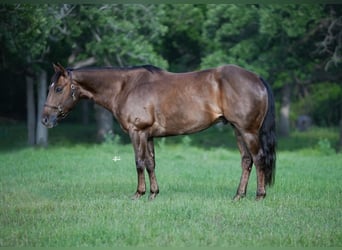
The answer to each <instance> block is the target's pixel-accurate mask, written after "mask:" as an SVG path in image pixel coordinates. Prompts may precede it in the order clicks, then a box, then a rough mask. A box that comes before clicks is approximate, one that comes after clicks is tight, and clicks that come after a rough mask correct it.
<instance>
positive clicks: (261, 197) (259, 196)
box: [255, 194, 266, 201]
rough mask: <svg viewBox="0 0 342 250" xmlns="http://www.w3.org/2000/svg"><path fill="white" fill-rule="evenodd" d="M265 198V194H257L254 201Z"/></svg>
mask: <svg viewBox="0 0 342 250" xmlns="http://www.w3.org/2000/svg"><path fill="white" fill-rule="evenodd" d="M265 197H266V194H257V195H256V197H255V200H256V201H261V200H263V199H264V198H265Z"/></svg>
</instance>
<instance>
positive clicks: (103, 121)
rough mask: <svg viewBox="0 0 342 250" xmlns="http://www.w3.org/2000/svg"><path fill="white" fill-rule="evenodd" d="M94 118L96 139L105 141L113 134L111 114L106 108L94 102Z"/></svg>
mask: <svg viewBox="0 0 342 250" xmlns="http://www.w3.org/2000/svg"><path fill="white" fill-rule="evenodd" d="M94 108H95V120H96V125H97V140H98V141H101V142H102V141H105V140H107V139H111V138H112V137H113V136H114V133H113V115H112V113H111V112H109V111H108V110H107V109H105V108H103V107H101V106H99V105H97V104H95V106H94Z"/></svg>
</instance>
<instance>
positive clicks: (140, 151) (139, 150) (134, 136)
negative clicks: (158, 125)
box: [129, 131, 147, 200]
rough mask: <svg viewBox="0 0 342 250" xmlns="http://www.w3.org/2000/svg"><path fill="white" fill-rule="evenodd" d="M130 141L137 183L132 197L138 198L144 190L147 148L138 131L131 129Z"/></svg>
mask: <svg viewBox="0 0 342 250" xmlns="http://www.w3.org/2000/svg"><path fill="white" fill-rule="evenodd" d="M129 134H130V137H131V141H132V144H133V148H134V154H135V165H136V169H137V176H138V185H137V191H136V192H135V194H134V195H133V197H132V199H134V200H135V199H139V198H140V197H141V196H143V195H144V194H145V192H146V182H145V173H144V171H145V166H146V165H145V159H144V155H145V151H146V150H147V145H146V144H147V142H146V140H145V141H144V140H143V139H142V138H141V137H142V136H141V135H140V134H139V131H131V132H130V133H129Z"/></svg>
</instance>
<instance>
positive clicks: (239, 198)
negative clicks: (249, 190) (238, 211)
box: [233, 194, 245, 202]
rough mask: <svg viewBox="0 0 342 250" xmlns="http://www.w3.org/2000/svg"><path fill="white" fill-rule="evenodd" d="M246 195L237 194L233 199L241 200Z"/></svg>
mask: <svg viewBox="0 0 342 250" xmlns="http://www.w3.org/2000/svg"><path fill="white" fill-rule="evenodd" d="M244 197H245V195H240V194H236V195H235V196H234V198H233V201H234V202H236V201H239V200H241V199H242V198H244Z"/></svg>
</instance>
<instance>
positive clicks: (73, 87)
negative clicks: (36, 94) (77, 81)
mask: <svg viewBox="0 0 342 250" xmlns="http://www.w3.org/2000/svg"><path fill="white" fill-rule="evenodd" d="M68 76H69V78H70V82H71V84H70V88H71V97H72V100H73V101H76V95H75V89H76V87H75V85H74V84H73V83H72V74H71V70H68ZM44 107H47V108H50V109H55V110H58V112H59V114H60V115H61V116H62V118H64V117H66V116H67V114H68V113H65V112H64V111H63V106H62V105H60V104H59V105H57V106H53V105H49V104H44Z"/></svg>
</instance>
